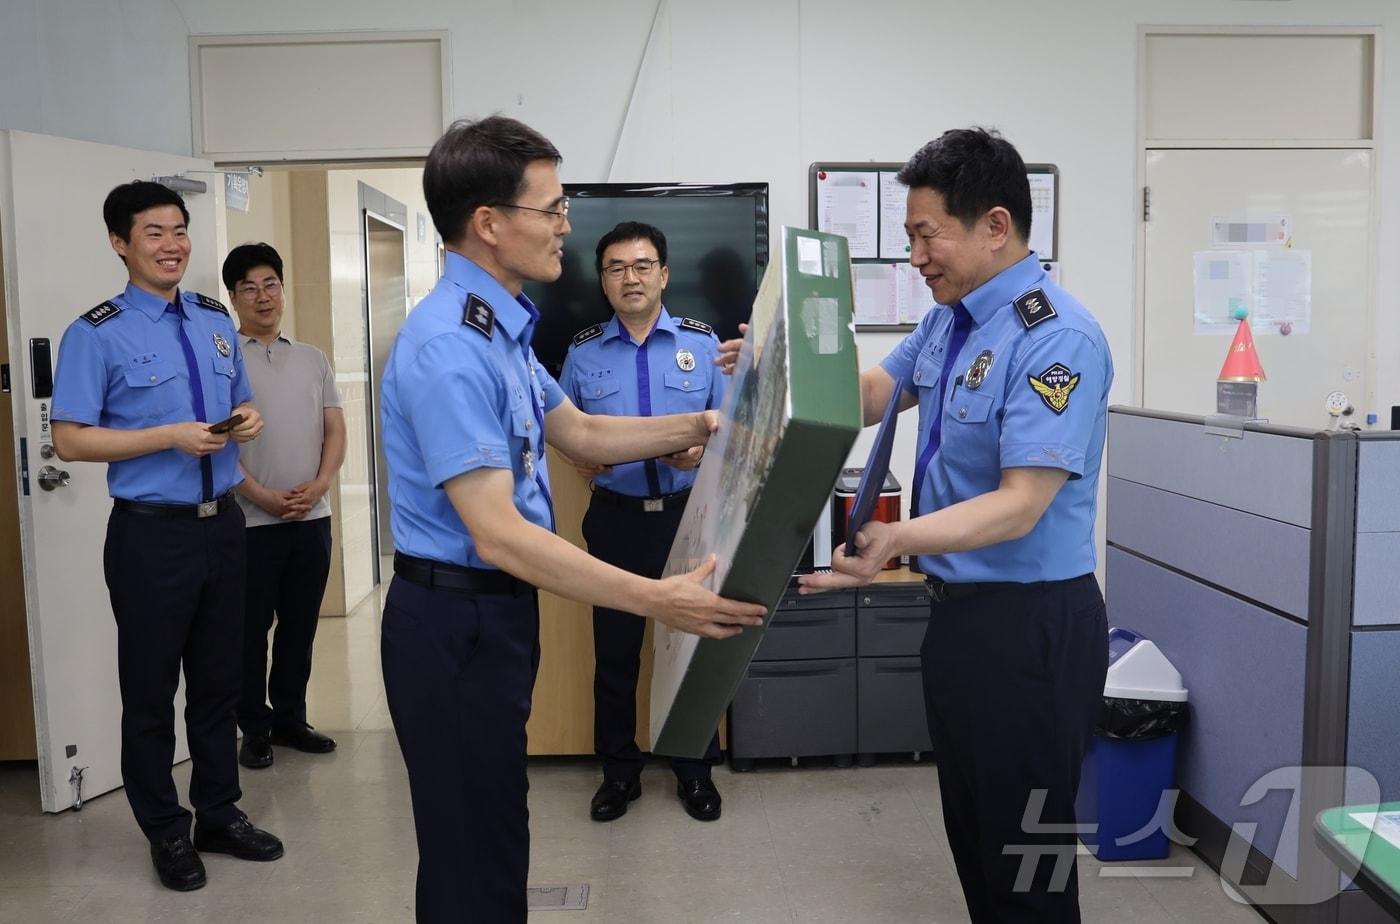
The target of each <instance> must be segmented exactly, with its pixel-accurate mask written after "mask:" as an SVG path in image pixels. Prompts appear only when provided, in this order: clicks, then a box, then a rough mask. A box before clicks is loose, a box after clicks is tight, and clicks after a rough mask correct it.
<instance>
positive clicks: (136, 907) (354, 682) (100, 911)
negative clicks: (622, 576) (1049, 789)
mask: <svg viewBox="0 0 1400 924" xmlns="http://www.w3.org/2000/svg"><path fill="white" fill-rule="evenodd" d="M375 602H376V601H372V602H371V603H369V604H367V605H366V606H363V607H361V608H360V610H358V611H357V612H356V613H354V614H352V615H351V616H350V617H349V618H347V619H327V620H323V621H322V623H321V626H320V630H319V634H318V637H317V640H316V659H315V672H314V677H313V678H312V686H313V689H312V692H311V697H310V709H311V720H312V722H313V724H315V725H316V726H317V727H318V728H320V729H321V730H323V731H326V732H328V733H330V734H332V735H333V736H334V737H335V738H336V739H337V740H338V741H339V743H340V748H339V750H337V751H336V752H335V753H334V754H330V755H324V756H312V755H306V754H300V753H297V752H294V751H288V750H285V749H280V748H279V749H277V752H276V754H277V758H276V763H275V764H274V765H273V767H271V768H270V769H268V770H266V771H260V772H257V773H254V772H250V771H244V773H243V779H242V783H243V792H244V798H243V801H242V803H241V804H242V807H243V808H244V810H245V811H247V812H248V813H249V815H250V816H251V817H252V818H253V820H254V821H255V822H256V823H258V824H259V825H262V826H265V827H267V828H268V829H269V830H271V831H274V832H275V833H277V834H278V835H280V836H281V837H282V838H283V840H284V841H285V842H286V844H287V855H286V856H285V857H283V858H282V859H281V860H279V861H277V862H276V863H267V864H258V863H244V862H240V861H238V860H234V859H231V858H227V857H223V856H209V857H206V858H205V863H206V865H207V867H208V871H209V885H208V887H206V888H204V889H202V890H200V891H198V892H192V893H187V894H176V893H173V892H168V891H166V890H164V889H162V888H160V886H159V885H158V884H157V883H156V880H155V876H154V873H153V871H152V869H151V865H150V860H149V858H148V855H147V852H146V849H145V842H144V841H143V840H142V838H141V835H140V833H139V832H138V831H137V829H136V825H135V823H134V822H133V821H132V819H131V814H130V810H129V809H128V807H127V804H126V800H125V798H123V796H122V794H121V793H120V792H115V793H110V794H108V795H105V796H101V797H99V798H96V799H92V800H90V801H89V802H88V803H87V804H86V805H85V806H84V808H83V810H82V811H81V812H69V813H65V814H63V815H58V816H45V815H43V814H41V813H40V812H39V811H38V808H37V806H38V782H37V778H36V775H35V771H34V768H33V766H32V765H17V764H0V922H25V924H36V922H44V921H101V922H127V921H131V922H145V921H182V922H183V921H205V920H208V921H218V922H220V924H235V922H240V921H250V922H251V921H260V922H266V921H335V922H340V921H374V922H392V921H411V920H412V918H413V913H412V903H413V875H414V866H415V863H416V851H415V847H414V839H413V818H412V813H411V811H410V807H409V800H408V787H407V784H406V779H405V775H404V769H403V762H402V760H401V758H400V756H399V752H398V745H397V743H396V742H395V740H394V734H393V729H392V727H391V725H390V722H389V715H388V711H387V710H386V708H385V705H384V690H383V685H382V682H381V680H380V677H379V658H378V631H379V619H378V613H377V609H376V606H375V605H374V604H375ZM175 777H176V782H177V784H178V785H179V787H180V790H181V792H182V793H183V792H185V791H186V789H187V785H188V780H189V765H188V764H183V765H181V766H180V767H177V768H176V770H175ZM530 780H531V793H530V810H531V818H532V821H531V829H532V851H531V856H532V865H531V875H530V880H531V882H532V883H537V884H566V883H578V882H585V883H588V885H589V887H590V895H589V901H588V910H587V911H584V912H537V913H534V914H532V915H531V921H532V922H539V924H588V922H617V924H623V922H627V924H632V922H637V924H641V922H648V924H650V922H701V921H736V922H763V924H767V922H783V921H788V922H804V924H805V922H825V921H831V922H856V921H859V922H867V921H869V922H905V921H908V922H944V921H950V922H951V921H962V920H965V919H966V912H965V910H964V908H963V903H962V897H961V894H960V892H959V889H958V884H957V877H956V875H955V874H954V871H953V865H952V860H951V858H950V856H949V853H948V846H947V842H946V839H945V838H944V835H943V824H942V820H941V817H940V814H939V808H938V793H937V781H936V779H935V776H934V773H933V767H932V766H931V765H928V764H912V763H904V764H894V765H880V766H876V767H869V768H851V769H844V770H839V769H834V768H830V767H820V766H814V767H810V768H808V767H803V768H798V769H791V768H788V767H773V768H762V769H760V770H758V771H756V772H753V773H747V774H735V773H731V772H730V771H729V770H727V769H724V768H721V769H719V770H717V772H716V780H717V782H718V785H719V787H720V790H721V792H722V793H723V794H724V799H725V804H724V817H723V818H722V819H721V820H720V821H718V822H715V823H712V824H701V823H698V822H695V821H692V820H691V819H690V818H689V817H688V816H686V815H685V814H684V812H683V811H682V809H681V807H680V805H679V803H678V802H677V800H676V798H675V795H674V788H673V783H672V777H671V775H670V771H669V770H668V769H667V768H666V767H665V766H664V765H663V764H660V763H657V764H654V765H653V766H650V767H648V769H647V772H646V774H645V775H644V777H643V787H644V789H645V793H644V795H643V796H642V798H641V800H640V801H638V802H636V803H634V805H633V807H632V809H631V811H629V812H628V813H627V815H626V816H625V817H623V818H621V819H619V820H618V821H616V822H613V823H611V824H596V823H594V822H591V821H589V819H588V811H587V809H588V799H589V797H590V796H591V795H592V793H593V790H594V788H595V787H596V785H597V780H598V773H597V771H596V769H595V768H594V767H593V766H592V765H591V763H590V762H588V761H585V760H545V761H538V762H536V764H535V765H534V766H532V768H531V772H530ZM1151 866H1152V867H1153V868H1154V869H1155V871H1156V872H1159V873H1161V874H1162V875H1149V872H1151V871H1149V870H1147V869H1144V868H1138V869H1136V870H1124V869H1121V868H1118V867H1115V866H1114V865H1112V864H1109V865H1105V864H1100V863H1098V862H1097V861H1095V860H1094V859H1093V858H1092V857H1088V856H1081V857H1080V861H1079V878H1080V891H1081V904H1082V907H1083V910H1084V919H1085V921H1090V922H1114V924H1118V922H1123V921H1129V920H1131V921H1133V922H1134V924H1159V922H1160V924H1168V922H1190V924H1198V922H1212V924H1217V922H1230V921H1240V922H1247V921H1259V920H1262V919H1261V918H1260V917H1259V916H1258V915H1257V914H1255V913H1254V912H1253V911H1252V910H1250V909H1249V908H1248V907H1245V906H1241V905H1237V904H1235V903H1234V902H1233V901H1231V900H1230V899H1229V898H1228V897H1227V896H1226V895H1225V893H1224V891H1223V890H1222V889H1221V886H1220V882H1219V880H1218V879H1217V878H1216V877H1215V875H1214V874H1213V873H1211V871H1210V870H1209V868H1207V867H1206V866H1205V865H1204V864H1202V863H1201V862H1200V861H1199V860H1198V859H1197V858H1196V857H1195V856H1194V855H1193V854H1191V853H1190V852H1188V851H1182V850H1178V851H1177V852H1176V853H1175V854H1174V855H1173V856H1172V858H1171V859H1170V860H1169V861H1162V862H1159V863H1155V864H1151Z"/></svg>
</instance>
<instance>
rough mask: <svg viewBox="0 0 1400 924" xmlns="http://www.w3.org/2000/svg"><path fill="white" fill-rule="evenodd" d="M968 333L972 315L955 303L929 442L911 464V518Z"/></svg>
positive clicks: (915, 513)
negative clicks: (912, 482)
mask: <svg viewBox="0 0 1400 924" xmlns="http://www.w3.org/2000/svg"><path fill="white" fill-rule="evenodd" d="M971 331H972V315H970V314H968V311H967V309H966V308H964V307H963V304H962V302H954V303H953V332H952V334H950V335H949V337H948V345H947V347H946V349H944V351H943V372H942V373H941V374H940V375H939V376H938V403H937V404H935V405H934V406H933V408H932V413H933V420H932V422H931V423H930V424H929V428H928V442H927V443H925V444H924V448H923V451H922V452H920V453H919V460H918V462H916V463H915V464H914V490H913V494H914V496H913V497H912V498H911V499H910V503H909V516H910V518H911V519H912V518H914V517H917V516H918V515H919V494H920V492H921V491H922V490H923V487H924V476H925V475H926V474H927V473H928V466H929V463H930V462H932V461H933V454H934V453H935V452H937V451H938V444H939V443H940V442H941V441H942V438H943V401H944V399H945V398H946V397H947V394H948V375H949V374H950V373H951V372H952V371H953V366H955V365H956V364H957V362H958V354H959V353H961V352H962V348H963V344H964V343H966V342H967V335H968V334H969V333H971Z"/></svg>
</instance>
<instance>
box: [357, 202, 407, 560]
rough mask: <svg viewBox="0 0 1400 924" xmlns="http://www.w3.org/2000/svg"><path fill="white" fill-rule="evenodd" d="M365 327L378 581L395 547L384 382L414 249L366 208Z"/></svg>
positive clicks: (397, 230) (392, 224)
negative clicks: (385, 559)
mask: <svg viewBox="0 0 1400 924" xmlns="http://www.w3.org/2000/svg"><path fill="white" fill-rule="evenodd" d="M363 216H364V226H363V231H364V238H365V257H364V277H365V306H364V316H365V331H366V338H367V341H368V346H369V349H368V350H367V351H366V363H367V366H368V368H367V369H366V371H367V372H368V373H369V377H370V378H369V380H370V383H371V387H370V389H369V396H370V407H371V414H370V427H369V434H368V436H369V445H368V446H367V447H366V451H367V453H368V455H369V458H370V460H371V463H370V464H371V470H372V472H373V475H372V484H373V485H374V498H375V500H374V521H375V528H374V534H375V554H374V568H375V583H378V582H379V581H380V579H381V577H382V576H381V575H380V574H379V570H380V561H381V559H382V557H383V556H385V555H388V554H390V552H391V551H392V550H393V547H394V537H393V532H392V531H391V529H390V526H389V465H388V462H387V460H386V459H385V456H384V436H383V432H384V429H383V425H382V418H381V415H380V404H381V397H382V395H381V391H382V389H381V388H380V383H381V382H383V381H384V366H385V364H386V363H387V362H388V361H389V351H390V350H391V349H393V346H394V336H395V335H396V334H397V333H398V332H399V328H400V327H401V326H402V325H403V320H404V317H405V316H406V315H407V314H408V249H407V241H406V240H405V234H404V228H403V226H402V225H399V224H397V223H395V222H393V221H391V220H390V219H389V218H387V217H386V216H383V215H378V214H376V213H375V212H373V211H371V210H369V209H364V210H363Z"/></svg>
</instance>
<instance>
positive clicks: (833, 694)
mask: <svg viewBox="0 0 1400 924" xmlns="http://www.w3.org/2000/svg"><path fill="white" fill-rule="evenodd" d="M765 644H766V641H765ZM729 740H730V750H731V753H732V756H734V757H736V758H741V759H748V758H755V757H813V756H819V755H832V754H853V753H855V750H856V661H855V659H854V658H835V659H827V660H810V661H762V662H760V661H755V662H753V663H752V664H750V665H749V673H748V676H747V677H746V678H745V679H744V682H743V683H742V684H740V686H739V692H738V693H736V694H735V696H734V702H733V704H732V705H731V706H730V709H729Z"/></svg>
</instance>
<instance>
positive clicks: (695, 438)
mask: <svg viewBox="0 0 1400 924" xmlns="http://www.w3.org/2000/svg"><path fill="white" fill-rule="evenodd" d="M559 161H560V157H559V152H558V151H557V150H556V149H555V147H554V146H553V145H552V144H550V143H549V141H548V140H546V139H545V138H544V137H543V136H541V135H540V134H539V133H538V132H536V131H534V130H533V129H531V128H529V127H528V126H526V125H523V124H521V123H520V122H517V121H515V120H514V119H509V118H505V117H502V116H492V117H490V118H487V119H482V120H480V121H477V122H458V123H456V124H454V125H453V126H452V127H451V128H449V129H448V131H447V133H446V134H444V135H443V136H442V138H440V139H439V140H438V142H437V143H436V144H435V145H434V146H433V149H432V151H431V152H430V153H429V155H428V161H427V164H426V165H425V167H424V170H423V192H424V196H425V198H426V199H427V204H428V210H429V211H430V212H431V213H432V216H433V222H434V224H435V225H436V226H437V229H438V232H439V233H440V234H441V235H442V238H443V241H444V242H445V243H446V246H447V264H446V271H445V272H444V274H443V278H442V279H441V280H439V282H438V284H437V286H436V287H435V288H434V289H433V291H432V292H431V293H430V294H429V295H428V296H427V297H426V298H424V299H423V301H422V302H421V303H420V304H419V305H418V307H416V308H414V310H413V311H412V312H411V313H410V314H409V316H408V318H407V320H406V321H405V322H404V325H403V327H402V328H401V329H400V331H399V334H398V336H397V338H396V339H395V341H394V348H393V351H392V352H391V354H390V356H389V361H388V363H387V365H386V367H385V371H384V384H383V416H384V449H385V454H386V456H387V457H388V461H389V491H390V497H391V499H392V502H393V510H392V517H391V523H392V526H393V532H394V547H395V549H396V550H397V551H396V552H395V556H394V580H393V583H392V584H391V585H390V588H389V595H388V599H387V601H386V603H385V607H384V620H383V629H382V648H381V654H382V659H383V670H384V684H385V689H386V691H387V693H388V700H389V711H390V714H391V715H392V717H393V720H394V730H395V731H396V732H397V734H398V738H399V745H400V747H401V748H402V750H403V755H404V763H405V764H406V765H407V767H408V777H409V790H410V793H411V795H412V798H413V807H414V813H413V814H414V824H415V826H416V828H417V834H418V887H417V915H418V920H420V921H453V922H456V921H460V920H462V919H463V916H464V915H469V916H472V918H473V920H482V921H493V922H496V921H515V922H524V921H525V919H526V902H525V889H526V873H527V871H528V869H529V828H528V823H527V821H528V810H527V806H526V791H527V789H528V785H529V784H528V781H527V779H526V760H525V723H526V720H527V719H528V718H529V715H530V695H531V691H532V688H533V686H534V679H535V667H536V664H537V663H538V659H539V616H538V613H539V609H538V605H537V602H536V596H535V589H536V588H537V587H538V588H544V589H546V590H550V591H552V592H554V593H558V594H563V595H565V596H570V597H574V598H575V599H578V600H581V601H583V602H585V603H591V604H596V605H601V606H608V607H612V608H614V609H619V610H624V611H627V612H633V613H640V614H642V615H645V616H649V617H652V618H655V619H660V620H662V621H663V622H665V623H666V624H667V625H670V626H674V627H677V628H680V629H682V630H685V631H689V632H694V633H697V634H701V635H705V636H707V637H711V638H728V637H730V636H733V635H736V634H738V633H739V632H740V631H741V629H742V627H743V626H746V625H760V624H762V617H763V615H764V610H763V607H761V606H756V605H753V604H746V603H739V602H737V601H730V600H725V599H722V598H720V597H718V596H716V595H715V594H713V593H711V592H710V591H708V590H706V589H705V588H704V586H703V584H702V582H703V580H704V579H705V578H706V577H707V576H708V574H709V573H710V572H712V571H713V568H714V564H713V561H711V562H709V563H707V564H706V565H705V566H703V567H701V568H699V569H697V570H696V571H694V572H692V573H690V574H688V575H680V576H677V577H673V578H669V579H667V580H664V581H655V580H648V579H646V578H642V577H638V576H637V575H634V574H629V573H628V572H626V571H623V570H621V569H619V568H615V567H613V566H611V565H607V564H604V563H603V562H601V561H598V560H597V559H595V558H591V557H589V556H588V555H587V554H586V553H585V552H583V551H582V550H580V549H577V548H575V547H574V546H572V545H570V544H569V543H568V542H566V541H565V540H563V539H560V538H559V537H558V536H556V535H555V534H554V532H553V526H554V511H553V505H552V502H551V500H550V494H549V472H548V470H547V468H546V466H545V461H544V437H545V433H546V431H547V432H548V438H549V440H550V443H551V444H552V445H555V446H557V447H558V448H559V449H561V450H563V451H564V452H566V453H568V454H570V455H571V456H575V457H578V458H586V459H595V460H598V461H599V462H602V463H605V464H608V463H615V462H624V461H627V460H629V459H633V458H636V457H637V456H643V457H654V456H660V455H665V454H668V453H673V452H678V451H681V450H685V449H687V448H689V447H692V446H696V445H703V444H704V443H705V441H706V440H707V439H708V437H709V433H710V431H711V430H712V429H713V428H714V426H716V425H717V417H716V416H715V415H714V414H712V413H710V412H703V413H692V414H679V415H673V416H669V417H654V418H646V419H643V418H624V417H600V416H592V415H588V414H584V413H582V412H580V411H579V410H578V409H577V408H576V407H574V405H573V403H572V402H570V401H569V400H568V399H567V398H566V397H565V396H564V394H563V392H562V391H560V389H559V386H558V384H557V383H556V382H555V381H554V379H552V378H551V377H550V376H549V373H547V372H545V370H544V369H543V368H542V367H541V366H540V364H539V363H538V362H537V361H536V359H535V355H534V351H533V350H531V349H530V337H531V335H532V334H533V332H534V327H535V323H536V321H537V320H538V318H539V312H538V311H536V309H535V306H534V305H533V304H532V303H531V302H530V300H529V299H528V298H526V297H525V296H524V295H523V294H522V291H521V290H522V288H523V286H524V284H525V283H526V282H527V281H531V280H534V281H541V282H548V281H552V280H554V279H556V278H558V276H559V273H560V258H561V255H562V253H563V242H564V237H565V235H567V234H568V233H569V230H570V229H569V218H568V200H567V199H566V198H565V196H564V190H563V187H562V186H561V185H560V182H559V174H558V164H559Z"/></svg>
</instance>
